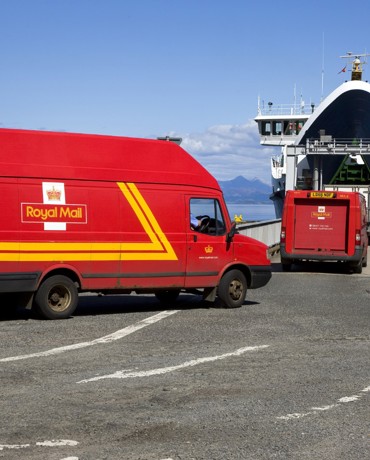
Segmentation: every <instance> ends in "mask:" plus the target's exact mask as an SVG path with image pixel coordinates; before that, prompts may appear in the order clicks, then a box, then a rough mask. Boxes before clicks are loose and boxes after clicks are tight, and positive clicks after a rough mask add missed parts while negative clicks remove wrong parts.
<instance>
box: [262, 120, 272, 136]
mask: <svg viewBox="0 0 370 460" xmlns="http://www.w3.org/2000/svg"><path fill="white" fill-rule="evenodd" d="M262 134H265V135H268V136H269V135H270V134H271V122H270V121H263V122H262Z"/></svg>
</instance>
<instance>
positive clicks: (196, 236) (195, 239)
mask: <svg viewBox="0 0 370 460" xmlns="http://www.w3.org/2000/svg"><path fill="white" fill-rule="evenodd" d="M193 239H194V243H196V242H197V241H198V235H194V236H193Z"/></svg>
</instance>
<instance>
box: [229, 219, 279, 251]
mask: <svg viewBox="0 0 370 460" xmlns="http://www.w3.org/2000/svg"><path fill="white" fill-rule="evenodd" d="M237 229H238V231H239V233H240V234H241V235H246V236H249V237H251V238H254V239H256V240H258V241H262V243H265V244H266V245H267V246H268V247H269V252H270V254H274V253H275V252H278V251H279V249H280V230H281V219H273V220H264V221H259V222H249V223H240V224H237Z"/></svg>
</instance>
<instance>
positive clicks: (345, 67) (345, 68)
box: [338, 66, 347, 74]
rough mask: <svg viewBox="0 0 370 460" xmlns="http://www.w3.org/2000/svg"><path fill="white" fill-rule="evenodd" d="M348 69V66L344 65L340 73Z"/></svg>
mask: <svg viewBox="0 0 370 460" xmlns="http://www.w3.org/2000/svg"><path fill="white" fill-rule="evenodd" d="M346 70H347V66H344V67H343V69H342V70H340V71H339V72H338V74H340V73H342V72H345V71H346Z"/></svg>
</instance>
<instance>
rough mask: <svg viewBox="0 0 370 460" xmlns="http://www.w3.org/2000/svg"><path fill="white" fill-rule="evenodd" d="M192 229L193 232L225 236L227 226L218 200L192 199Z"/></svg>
mask: <svg viewBox="0 0 370 460" xmlns="http://www.w3.org/2000/svg"><path fill="white" fill-rule="evenodd" d="M190 227H191V229H192V230H193V231H196V232H200V233H206V234H208V235H214V236H217V235H224V234H225V231H226V225H225V220H224V218H223V215H222V212H221V208H220V204H219V202H218V200H215V199H212V198H192V199H191V200H190Z"/></svg>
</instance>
